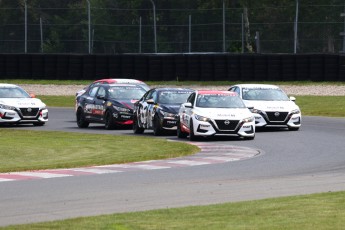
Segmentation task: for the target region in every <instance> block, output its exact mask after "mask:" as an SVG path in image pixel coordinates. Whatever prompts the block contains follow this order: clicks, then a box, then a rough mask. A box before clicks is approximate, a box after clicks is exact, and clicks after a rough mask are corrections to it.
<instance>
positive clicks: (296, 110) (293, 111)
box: [291, 109, 301, 114]
mask: <svg viewBox="0 0 345 230" xmlns="http://www.w3.org/2000/svg"><path fill="white" fill-rule="evenodd" d="M300 113H301V110H299V109H295V110H292V111H291V114H300Z"/></svg>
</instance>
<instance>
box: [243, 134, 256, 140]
mask: <svg viewBox="0 0 345 230" xmlns="http://www.w3.org/2000/svg"><path fill="white" fill-rule="evenodd" d="M254 138H255V135H254V136H252V137H244V139H245V140H248V141H249V140H254Z"/></svg>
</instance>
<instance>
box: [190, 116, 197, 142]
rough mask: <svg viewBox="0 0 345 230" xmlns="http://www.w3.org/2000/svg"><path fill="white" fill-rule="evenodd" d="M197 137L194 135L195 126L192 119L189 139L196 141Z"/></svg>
mask: <svg viewBox="0 0 345 230" xmlns="http://www.w3.org/2000/svg"><path fill="white" fill-rule="evenodd" d="M196 139H197V138H196V136H195V135H194V127H193V120H190V126H189V140H190V141H195V140H196Z"/></svg>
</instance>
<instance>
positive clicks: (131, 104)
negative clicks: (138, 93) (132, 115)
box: [111, 99, 138, 109]
mask: <svg viewBox="0 0 345 230" xmlns="http://www.w3.org/2000/svg"><path fill="white" fill-rule="evenodd" d="M137 101H138V100H133V99H132V100H111V103H112V105H115V106H121V107H125V108H129V109H133V108H134V103H135V102H137Z"/></svg>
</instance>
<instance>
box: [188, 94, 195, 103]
mask: <svg viewBox="0 0 345 230" xmlns="http://www.w3.org/2000/svg"><path fill="white" fill-rule="evenodd" d="M194 100H195V93H192V94H191V95H189V97H188V99H187V102H190V103H192V105H193V104H194Z"/></svg>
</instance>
